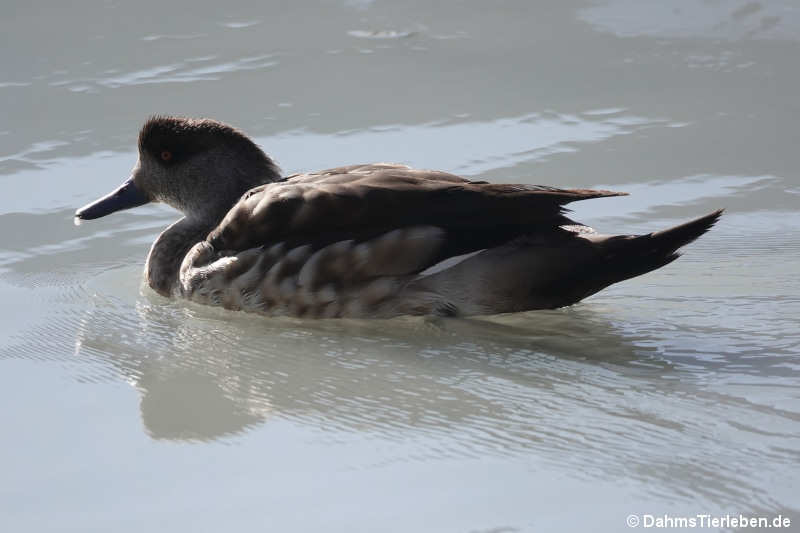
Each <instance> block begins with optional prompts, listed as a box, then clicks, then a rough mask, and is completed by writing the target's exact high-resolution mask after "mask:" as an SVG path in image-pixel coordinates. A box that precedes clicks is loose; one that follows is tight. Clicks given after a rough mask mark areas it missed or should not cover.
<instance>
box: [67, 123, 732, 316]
mask: <svg viewBox="0 0 800 533" xmlns="http://www.w3.org/2000/svg"><path fill="white" fill-rule="evenodd" d="M139 148H140V157H139V163H138V164H137V166H136V167H135V168H134V171H133V176H132V177H131V179H130V180H129V181H128V182H126V183H125V184H123V186H122V187H120V189H118V191H116V192H115V193H112V194H111V195H109V196H108V197H106V198H104V199H101V200H99V201H97V202H95V203H94V204H91V205H90V206H87V207H85V208H83V209H81V210H79V211H78V213H77V214H76V216H78V217H79V218H85V219H89V218H97V217H98V216H103V215H105V214H108V213H110V212H113V211H115V210H118V209H124V208H127V207H132V206H135V205H139V204H141V203H144V202H146V201H152V200H155V201H165V202H167V203H170V205H173V206H175V207H177V208H178V209H181V210H182V211H183V212H184V214H185V215H186V216H185V217H184V218H182V219H181V220H179V221H178V222H176V223H175V224H173V225H171V226H170V227H169V228H167V229H166V230H165V231H164V232H163V233H162V234H161V235H160V236H159V238H158V239H157V240H156V242H155V243H154V244H153V247H152V248H151V250H150V254H149V256H148V259H147V265H146V267H145V276H146V279H147V282H148V284H149V285H150V287H152V288H153V289H154V290H156V291H157V292H159V293H161V294H163V295H165V296H177V297H183V298H187V299H190V300H193V301H197V302H200V303H204V304H209V305H221V306H224V307H226V308H229V309H237V310H244V311H252V312H259V313H265V314H288V315H295V316H310V317H390V316H396V315H402V314H447V315H474V314H493V313H504V312H512V311H523V310H528V309H541V308H555V307H561V306H565V305H570V304H572V303H575V302H577V301H579V300H581V299H583V298H585V297H586V296H589V295H590V294H593V293H595V292H597V291H599V290H601V289H602V288H604V287H607V286H608V285H610V284H612V283H615V282H617V281H621V280H624V279H628V278H631V277H633V276H637V275H639V274H643V273H645V272H648V271H650V270H653V269H655V268H658V267H660V266H663V265H665V264H667V263H669V262H671V261H673V260H674V259H675V258H677V257H678V255H677V253H676V250H677V249H678V248H679V247H680V246H682V245H684V244H686V243H688V242H691V241H692V240H694V239H695V238H697V237H698V236H700V235H701V234H702V233H704V232H705V231H707V230H708V228H709V227H711V225H713V223H714V222H715V221H716V220H717V218H718V217H719V215H720V211H717V212H715V213H712V214H710V215H707V216H705V217H702V218H700V219H697V220H695V221H692V222H689V223H687V224H684V225H682V226H678V227H676V228H672V229H670V230H666V231H664V232H659V233H655V234H648V235H640V236H601V235H598V234H596V233H594V232H593V230H591V229H590V228H587V227H586V226H583V225H581V224H578V223H576V222H574V221H572V220H570V219H569V218H567V217H566V216H565V215H564V209H563V207H562V206H563V205H564V204H566V203H569V202H572V201H575V200H582V199H588V198H598V197H604V196H618V195H620V194H621V193H614V192H610V191H596V190H584V189H580V190H574V189H573V190H569V189H556V188H552V187H544V186H535V185H533V186H532V185H498V184H489V183H486V182H479V181H469V180H467V179H464V178H461V177H458V176H454V175H452V174H447V173H444V172H436V171H427V170H414V169H411V168H409V167H406V166H403V165H394V164H385V163H380V164H371V165H355V166H348V167H340V168H335V169H330V170H325V171H321V172H315V173H310V174H298V175H294V176H289V177H288V178H280V175H279V174H278V171H277V168H276V167H275V165H274V164H273V163H272V161H271V160H270V159H269V158H268V157H267V156H266V155H264V154H263V152H261V151H260V149H258V148H257V147H256V146H255V145H254V144H253V143H252V142H251V141H250V140H249V139H247V138H246V137H245V136H244V135H243V134H242V133H240V132H238V131H237V130H234V129H233V128H230V127H228V126H225V125H223V124H220V123H218V122H215V121H210V120H190V119H181V118H173V117H156V118H154V119H151V120H150V121H148V122H147V123H146V124H145V126H144V128H143V129H142V132H141V134H140V138H139ZM242 193H244V194H242Z"/></svg>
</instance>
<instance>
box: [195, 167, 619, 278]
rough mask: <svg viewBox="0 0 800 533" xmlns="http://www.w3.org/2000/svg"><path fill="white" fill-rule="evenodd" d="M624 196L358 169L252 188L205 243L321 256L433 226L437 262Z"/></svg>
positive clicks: (543, 229) (553, 229)
mask: <svg viewBox="0 0 800 533" xmlns="http://www.w3.org/2000/svg"><path fill="white" fill-rule="evenodd" d="M621 194H624V193H617V192H611V191H603V190H587V189H558V188H554V187H547V186H542V185H510V184H492V183H487V182H480V181H469V180H466V179H464V178H461V177H459V176H455V175H452V174H448V173H445V172H436V171H428V170H415V169H411V168H408V167H405V166H401V165H392V164H372V165H354V166H348V167H340V168H335V169H329V170H324V171H320V172H315V173H311V174H297V175H294V176H290V177H289V178H287V179H286V180H284V181H281V182H278V183H270V184H266V185H262V186H260V187H257V188H255V189H252V190H251V191H249V192H248V193H246V194H245V195H244V196H243V197H242V199H241V200H240V201H239V202H238V203H237V204H236V205H235V206H234V207H233V208H232V209H231V210H230V211H229V212H228V214H227V215H226V216H225V218H224V219H223V221H222V222H221V223H220V225H219V226H218V227H217V228H215V229H214V230H213V231H212V232H211V233H210V234H209V235H208V238H207V242H208V243H209V244H210V245H211V246H212V247H213V248H214V249H215V250H217V251H230V252H239V251H243V250H247V249H250V248H254V247H259V246H266V245H273V244H275V243H279V242H283V243H286V244H287V246H289V247H296V246H300V245H305V244H308V245H311V247H312V248H314V249H319V248H321V247H323V246H325V245H328V244H330V243H334V242H338V241H344V240H351V241H355V242H359V241H365V240H368V239H373V238H375V237H377V236H379V235H381V234H384V233H387V232H390V231H392V230H395V229H398V228H411V227H435V228H439V229H440V230H441V231H442V232H443V233H444V235H443V237H442V238H441V246H440V249H439V250H438V252H437V253H434V254H433V255H432V256H431V260H430V261H431V262H435V261H438V260H441V259H443V258H446V257H449V256H452V255H458V254H463V253H468V252H471V251H474V250H479V249H483V248H487V247H492V246H496V245H499V244H502V243H504V242H507V241H509V240H511V239H513V238H515V237H517V236H520V235H524V234H529V233H532V232H535V233H537V234H550V233H552V234H553V235H558V234H560V233H562V232H563V231H562V230H561V229H560V227H561V226H563V225H570V224H576V223H575V222H574V221H572V220H570V219H569V218H567V217H566V216H565V214H564V211H565V210H564V207H563V206H564V205H565V204H567V203H569V202H573V201H576V200H584V199H588V198H599V197H605V196H619V195H621ZM427 266H430V265H427ZM424 267H425V265H423V268H424Z"/></svg>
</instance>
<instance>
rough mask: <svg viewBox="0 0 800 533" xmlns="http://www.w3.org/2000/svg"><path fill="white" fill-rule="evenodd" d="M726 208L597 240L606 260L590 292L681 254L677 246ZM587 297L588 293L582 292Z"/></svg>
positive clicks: (699, 232)
mask: <svg viewBox="0 0 800 533" xmlns="http://www.w3.org/2000/svg"><path fill="white" fill-rule="evenodd" d="M723 211H724V209H718V210H717V211H714V212H713V213H709V214H708V215H705V216H702V217H700V218H696V219H694V220H691V221H689V222H686V223H684V224H680V225H678V226H674V227H672V228H669V229H665V230H662V231H657V232H654V233H648V234H645V235H636V236H615V237H609V238H608V239H607V240H605V241H604V242H600V243H598V244H599V245H600V246H601V248H605V252H606V253H605V254H603V255H604V258H603V263H602V264H601V265H598V266H597V270H596V271H595V275H593V276H591V278H593V281H594V283H592V285H593V286H592V287H591V289H590V292H589V293H588V294H586V296H588V295H589V294H594V293H595V292H597V291H599V290H601V289H603V288H605V287H608V286H609V285H611V284H613V283H617V282H619V281H623V280H626V279H630V278H633V277H636V276H640V275H642V274H645V273H647V272H650V271H652V270H655V269H657V268H661V267H662V266H664V265H667V264H669V263H671V262H673V261H674V260H676V259H677V258H678V257H680V253H678V249H679V248H680V247H682V246H685V245H687V244H689V243H690V242H692V241H694V240H695V239H697V238H698V237H700V236H701V235H703V234H704V233H705V232H707V231H708V230H709V229H711V227H712V226H713V225H714V224H715V223H716V222H717V220H719V218H720V216H722V213H723ZM583 298H585V296H583Z"/></svg>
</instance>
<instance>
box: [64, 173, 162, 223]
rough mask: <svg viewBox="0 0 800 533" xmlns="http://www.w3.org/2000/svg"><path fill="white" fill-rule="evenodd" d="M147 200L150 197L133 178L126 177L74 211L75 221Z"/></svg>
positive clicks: (146, 201) (93, 217) (137, 204)
mask: <svg viewBox="0 0 800 533" xmlns="http://www.w3.org/2000/svg"><path fill="white" fill-rule="evenodd" d="M149 201H150V198H148V197H147V195H146V194H144V193H143V192H142V191H141V190H140V189H139V188H138V187H136V185H135V184H134V183H133V178H128V179H127V180H125V183H123V184H122V185H120V186H119V187H118V188H117V189H116V190H115V191H113V192H111V193H110V194H107V195H105V196H103V197H102V198H100V199H98V200H95V201H94V202H92V203H90V204H87V205H85V206H83V207H81V208H80V209H78V210H77V211H76V212H75V220H76V223H77V221H78V220H93V219H95V218H100V217H104V216H106V215H110V214H111V213H113V212H115V211H122V210H123V209H130V208H132V207H136V206H139V205H143V204H146V203H148V202H149Z"/></svg>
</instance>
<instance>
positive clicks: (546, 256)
mask: <svg viewBox="0 0 800 533" xmlns="http://www.w3.org/2000/svg"><path fill="white" fill-rule="evenodd" d="M722 211H723V210H722V209H720V210H718V211H714V212H713V213H710V214H708V215H706V216H703V217H700V218H697V219H695V220H692V221H690V222H686V223H685V224H681V225H679V226H675V227H673V228H669V229H666V230H663V231H657V232H655V233H648V234H645V235H614V236H603V235H596V234H591V235H581V236H576V237H573V238H568V239H566V240H560V241H559V240H556V241H548V240H544V241H541V240H537V239H536V238H530V239H518V240H515V241H512V242H509V243H508V244H505V245H503V246H500V247H497V248H492V249H489V250H485V251H483V252H481V253H479V254H477V255H475V256H473V257H470V258H468V259H466V260H464V261H463V262H461V263H459V264H457V265H455V266H453V267H451V268H448V269H446V270H444V271H441V272H438V273H436V274H433V275H431V276H428V277H425V278H422V279H420V280H419V281H417V282H416V284H415V286H414V288H418V289H421V290H423V291H426V292H427V293H428V294H435V295H437V296H438V297H439V298H441V301H442V302H445V304H442V305H441V306H442V307H443V308H451V309H455V310H456V311H455V312H456V313H457V314H464V315H473V314H493V313H506V312H514V311H525V310H529V309H554V308H557V307H564V306H567V305H572V304H574V303H576V302H579V301H580V300H583V299H584V298H586V297H587V296H590V295H592V294H594V293H596V292H598V291H600V290H602V289H604V288H606V287H608V286H609V285H612V284H614V283H617V282H619V281H623V280H626V279H630V278H633V277H635V276H639V275H642V274H645V273H647V272H650V271H651V270H655V269H657V268H660V267H662V266H664V265H667V264H669V263H671V262H672V261H674V260H675V259H677V258H678V256H679V253H678V249H679V248H680V247H681V246H684V245H686V244H688V243H690V242H692V241H693V240H695V239H697V238H698V237H700V236H701V235H702V234H703V233H705V232H706V231H708V230H709V229H710V228H711V227H712V226H713V225H714V223H715V222H716V221H717V220H718V219H719V217H720V215H722ZM467 288H468V290H467Z"/></svg>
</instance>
